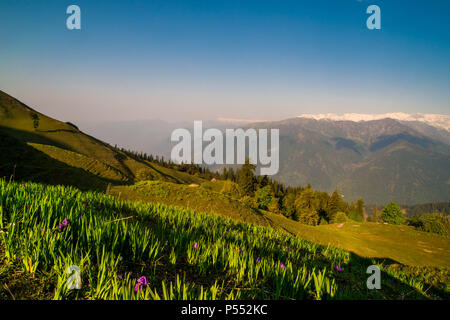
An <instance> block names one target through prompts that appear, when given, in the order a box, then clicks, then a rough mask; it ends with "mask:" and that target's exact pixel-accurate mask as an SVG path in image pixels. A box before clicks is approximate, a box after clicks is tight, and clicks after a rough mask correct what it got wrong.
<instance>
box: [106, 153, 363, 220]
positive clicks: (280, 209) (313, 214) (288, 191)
mask: <svg viewBox="0 0 450 320" xmlns="http://www.w3.org/2000/svg"><path fill="white" fill-rule="evenodd" d="M115 148H116V150H118V151H120V152H122V153H124V154H126V155H127V156H129V157H131V158H133V159H135V160H137V161H148V162H151V163H156V164H158V165H160V166H163V167H166V168H170V169H174V170H178V171H182V172H187V173H189V174H192V175H197V176H199V177H201V178H204V179H208V180H211V179H220V180H224V181H225V183H224V185H223V188H222V190H221V192H222V193H223V194H227V195H228V196H230V197H233V198H235V199H239V200H240V201H241V202H242V203H244V204H246V205H248V206H250V207H253V208H257V209H262V210H268V211H271V212H274V213H279V214H283V215H284V216H286V217H288V218H290V219H293V220H296V221H299V222H302V223H305V224H309V225H318V224H326V223H338V222H345V221H347V220H348V219H352V220H355V221H363V220H364V201H363V199H359V200H358V201H357V202H356V203H353V202H352V203H347V202H346V201H344V200H343V196H342V195H341V194H340V193H339V191H338V190H335V191H334V192H333V193H332V194H331V196H330V195H329V194H328V193H327V192H322V191H316V190H313V189H312V188H311V186H310V185H309V184H308V186H306V187H289V186H286V185H284V184H282V183H280V182H278V181H275V180H273V179H271V178H269V177H268V176H258V175H256V174H255V173H254V171H255V169H256V166H255V165H253V164H251V163H250V162H249V159H246V161H245V164H243V165H242V167H241V168H239V169H236V170H235V169H233V168H232V167H228V168H224V169H223V170H222V172H221V173H218V172H213V171H211V170H210V169H209V168H207V167H202V166H200V165H197V164H184V163H182V164H176V163H174V162H172V161H171V160H166V159H164V157H158V156H153V155H151V154H147V153H145V152H135V151H131V150H127V149H124V148H118V147H117V146H115Z"/></svg>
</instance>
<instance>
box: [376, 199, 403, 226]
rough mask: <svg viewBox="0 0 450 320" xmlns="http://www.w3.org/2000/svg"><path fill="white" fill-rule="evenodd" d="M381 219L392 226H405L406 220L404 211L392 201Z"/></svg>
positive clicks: (384, 210)
mask: <svg viewBox="0 0 450 320" xmlns="http://www.w3.org/2000/svg"><path fill="white" fill-rule="evenodd" d="M381 219H382V220H383V221H384V222H386V223H390V224H403V223H405V221H406V218H405V217H404V216H403V213H402V210H401V209H400V207H399V205H398V204H397V203H395V202H394V201H392V202H391V203H390V204H388V205H387V206H386V207H385V208H384V209H383V212H382V213H381Z"/></svg>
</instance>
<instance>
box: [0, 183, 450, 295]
mask: <svg viewBox="0 0 450 320" xmlns="http://www.w3.org/2000/svg"><path fill="white" fill-rule="evenodd" d="M64 219H67V221H68V223H67V225H66V226H65V227H61V228H58V225H59V224H61V223H62V221H63V220H64ZM373 264H377V265H378V266H379V267H380V269H381V289H380V290H369V289H367V287H366V280H367V276H368V275H367V274H366V269H367V267H368V266H370V265H373ZM70 265H77V266H79V268H80V273H81V283H82V287H81V290H71V291H70V290H68V289H67V286H66V282H67V277H68V274H67V273H66V269H67V267H68V266H70ZM448 271H449V270H448V269H444V268H442V269H436V268H418V267H415V268H406V267H402V266H395V265H391V264H389V263H386V261H379V260H376V259H366V258H361V257H359V256H357V255H355V254H353V253H351V252H348V251H344V250H341V249H335V248H332V247H328V246H321V245H317V244H315V243H311V242H308V241H304V240H300V239H299V238H298V237H294V236H291V235H288V234H286V233H284V232H279V231H276V230H274V229H272V228H266V227H260V226H255V225H252V224H246V223H241V222H236V221H234V220H232V219H229V218H225V217H222V216H218V215H212V214H206V213H200V212H195V211H192V210H186V209H180V208H176V207H168V206H165V205H161V204H159V205H152V204H148V203H142V202H124V201H121V200H118V199H117V198H115V197H111V196H106V195H104V194H101V193H95V192H79V191H78V190H76V189H74V188H66V187H49V186H45V185H38V184H32V183H26V184H24V185H21V184H18V183H7V182H5V181H2V180H0V284H1V286H0V299H11V298H15V299H50V298H54V299H448V291H449V290H448V289H449V288H448V283H449V279H448V276H449V272H448ZM141 276H145V277H146V279H147V281H148V284H147V285H144V286H141V287H139V285H138V286H137V287H136V285H137V284H138V282H137V281H138V278H140V277H141Z"/></svg>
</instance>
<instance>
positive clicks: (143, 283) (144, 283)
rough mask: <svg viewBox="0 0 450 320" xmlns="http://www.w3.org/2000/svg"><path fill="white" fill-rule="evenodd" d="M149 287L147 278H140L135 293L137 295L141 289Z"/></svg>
mask: <svg viewBox="0 0 450 320" xmlns="http://www.w3.org/2000/svg"><path fill="white" fill-rule="evenodd" d="M147 285H148V281H147V278H146V277H145V276H142V277H140V278H139V279H138V280H137V283H136V285H135V286H134V292H136V293H137V292H138V291H139V290H140V289H141V287H145V286H147Z"/></svg>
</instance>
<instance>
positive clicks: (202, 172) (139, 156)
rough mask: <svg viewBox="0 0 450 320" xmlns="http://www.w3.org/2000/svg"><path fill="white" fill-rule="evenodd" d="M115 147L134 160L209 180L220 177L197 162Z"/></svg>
mask: <svg viewBox="0 0 450 320" xmlns="http://www.w3.org/2000/svg"><path fill="white" fill-rule="evenodd" d="M115 149H116V150H117V151H120V152H122V153H124V154H126V155H127V156H129V157H130V158H132V159H134V160H136V161H148V162H151V163H155V164H158V165H159V166H162V167H164V168H169V169H174V170H178V171H181V172H187V173H189V174H191V175H196V176H199V177H200V178H203V179H208V180H211V179H219V178H220V174H219V173H217V172H214V171H211V170H210V169H209V168H207V167H202V166H200V165H198V164H193V163H181V164H177V163H175V162H173V161H172V160H170V159H169V160H166V159H165V158H164V156H161V157H159V156H153V155H152V154H147V153H145V152H136V151H132V150H127V149H125V148H118V147H117V145H116V146H115Z"/></svg>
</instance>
